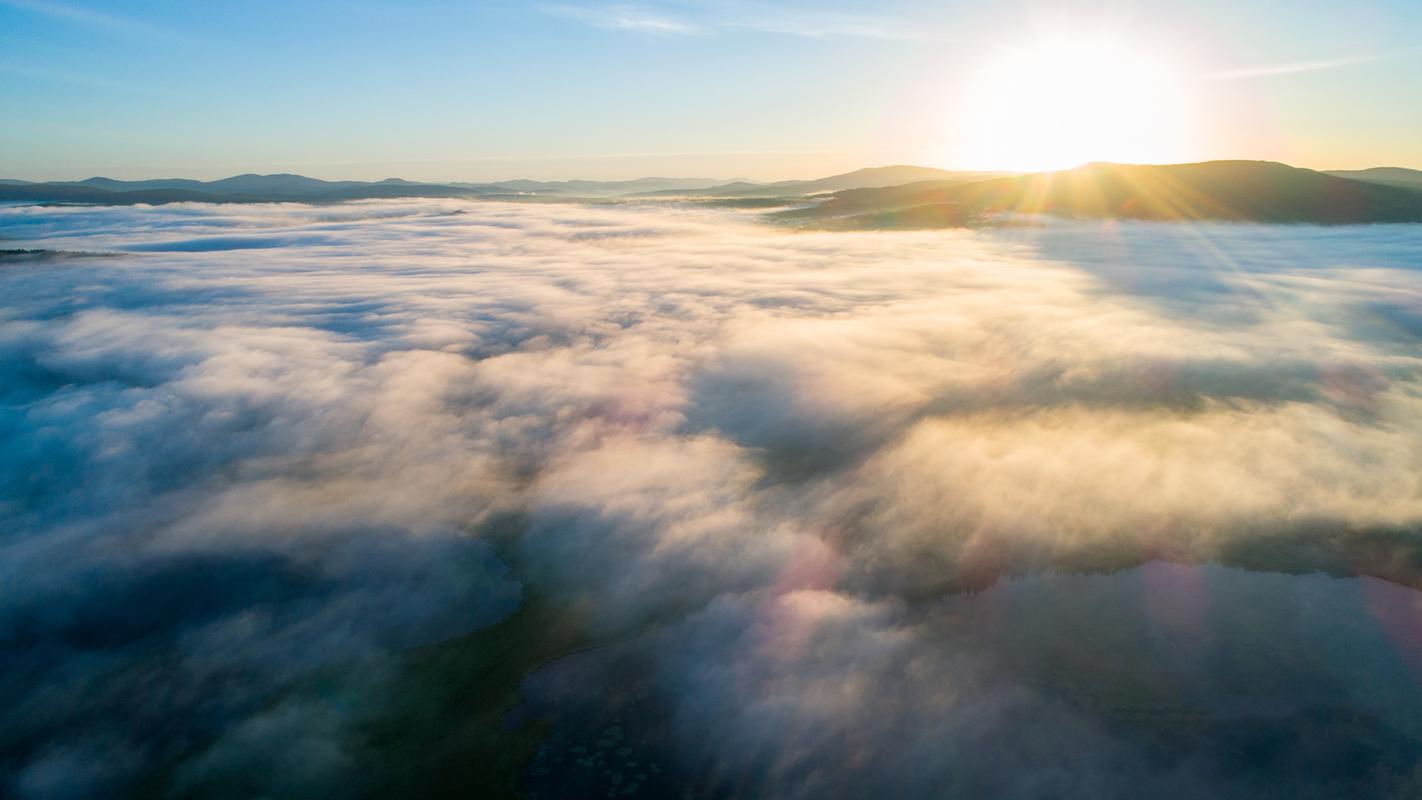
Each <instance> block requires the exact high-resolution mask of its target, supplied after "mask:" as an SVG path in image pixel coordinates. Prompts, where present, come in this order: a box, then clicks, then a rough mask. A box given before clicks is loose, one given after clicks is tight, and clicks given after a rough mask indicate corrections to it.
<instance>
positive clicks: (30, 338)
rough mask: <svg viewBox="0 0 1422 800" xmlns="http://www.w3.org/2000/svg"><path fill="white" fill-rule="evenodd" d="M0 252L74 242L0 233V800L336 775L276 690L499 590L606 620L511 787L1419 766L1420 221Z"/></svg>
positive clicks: (94, 211)
mask: <svg viewBox="0 0 1422 800" xmlns="http://www.w3.org/2000/svg"><path fill="white" fill-rule="evenodd" d="M0 247H3V248H15V249H48V250H58V251H68V252H76V253H78V252H82V253H87V254H93V253H107V254H110V255H105V256H94V255H85V256H73V257H69V256H58V257H50V258H46V259H42V260H33V259H17V260H13V261H0V297H3V298H4V300H3V303H0V370H3V373H2V374H0V530H3V533H0V646H3V651H4V653H5V654H6V655H5V658H4V659H3V660H0V699H3V700H4V703H3V705H0V781H3V783H0V786H3V787H4V789H5V792H3V793H7V794H14V795H16V796H19V797H34V798H39V797H70V796H72V797H80V796H113V795H115V794H121V793H124V792H142V793H149V794H160V795H161V794H165V793H171V794H192V795H198V796H216V795H221V794H222V793H223V792H224V791H230V792H233V793H239V792H238V790H236V789H233V788H232V787H233V786H234V785H235V784H234V783H233V781H234V780H238V777H240V780H243V781H248V782H249V783H248V784H242V785H243V786H244V788H243V789H242V790H241V792H240V793H246V794H249V795H250V794H256V793H261V792H265V793H267V794H268V795H270V796H317V795H320V796H343V795H345V794H351V795H359V794H361V788H360V787H361V778H360V776H361V775H362V770H363V769H365V768H367V766H368V764H367V763H366V762H365V761H364V760H363V759H362V758H360V757H358V755H357V754H356V753H355V751H354V750H353V749H352V746H351V745H350V741H351V739H352V737H354V736H357V733H354V732H352V723H351V722H350V719H349V714H348V712H349V709H348V708H347V707H346V706H344V705H342V704H341V703H338V702H328V703H324V704H323V703H319V702H316V701H313V700H311V699H310V698H309V697H307V696H306V695H304V694H302V695H301V696H300V697H295V696H294V695H293V694H292V691H291V687H293V686H298V685H301V683H302V682H303V681H308V680H311V679H312V676H314V675H332V674H335V675H340V674H342V669H343V667H342V665H347V664H351V663H357V662H358V663H360V664H362V665H364V666H363V667H362V671H361V674H362V675H364V676H367V677H368V676H369V675H370V674H372V671H379V669H380V667H379V666H378V665H379V664H381V663H385V660H386V659H387V657H388V656H390V655H391V654H394V653H397V652H400V651H403V650H405V649H407V648H411V647H414V646H417V645H422V644H428V643H432V642H438V641H441V640H445V639H448V638H449V637H452V636H456V635H460V634H465V633H469V632H471V631H474V630H476V629H480V628H483V627H485V626H488V625H490V624H492V623H494V622H496V621H498V620H499V619H502V618H505V617H506V616H507V615H509V614H510V613H512V612H513V611H514V609H515V608H517V607H518V606H519V604H520V602H521V597H526V596H528V593H529V592H533V591H536V592H537V594H538V596H539V598H540V602H547V603H550V604H553V605H556V606H558V607H560V608H565V609H567V610H568V612H569V613H570V614H573V613H576V615H577V617H578V619H579V620H580V621H579V625H580V626H581V627H582V628H583V630H584V632H585V635H586V637H587V638H588V639H589V640H590V641H593V642H597V643H601V644H602V645H603V646H601V647H594V648H593V649H590V650H585V651H582V652H580V653H578V654H576V655H570V656H568V657H565V658H561V659H558V660H554V661H552V662H550V663H548V664H547V665H546V666H544V667H541V668H539V669H536V670H534V671H532V672H530V673H529V675H528V677H527V679H526V680H525V694H526V696H527V698H528V699H527V702H526V703H525V704H524V705H523V706H522V707H520V708H519V709H517V710H516V712H515V713H514V714H513V715H512V716H513V717H519V716H523V717H528V718H534V717H539V718H547V719H550V720H552V721H553V723H554V724H553V729H552V733H551V734H550V735H549V737H548V738H547V740H546V742H545V744H544V750H543V751H542V752H541V754H540V755H539V756H538V757H537V758H534V759H532V760H531V761H530V763H529V765H528V766H527V767H526V780H525V782H524V783H525V786H526V787H527V788H529V789H530V790H533V791H539V792H541V793H542V796H575V794H574V793H575V792H577V791H590V790H588V788H587V787H589V786H594V785H595V786H596V787H597V792H598V793H597V795H596V796H606V794H607V792H606V791H604V790H610V791H616V792H622V793H624V794H635V793H637V792H641V793H642V795H641V796H647V795H648V794H650V793H653V792H663V791H671V790H676V791H678V792H680V791H690V792H693V794H694V796H718V795H719V796H728V795H736V796H757V797H777V798H785V797H805V798H819V797H826V796H845V797H864V796H873V795H875V794H879V795H882V796H886V797H929V796H945V797H996V796H1007V797H1024V798H1025V797H1043V796H1059V797H1061V796H1065V797H1091V798H1098V797H1116V796H1119V797H1146V796H1148V797H1167V796H1180V797H1206V796H1209V797H1220V796H1233V795H1237V796H1240V797H1258V796H1270V795H1271V793H1279V794H1280V795H1285V796H1289V797H1306V796H1319V797H1324V796H1337V795H1338V794H1340V793H1343V794H1346V793H1350V792H1358V791H1363V792H1366V793H1369V794H1375V795H1378V796H1386V794H1387V793H1388V792H1393V793H1395V794H1396V796H1398V797H1403V796H1415V793H1416V792H1419V791H1422V766H1419V764H1422V724H1419V720H1422V685H1419V681H1422V599H1419V598H1422V595H1419V594H1418V593H1417V592H1415V591H1414V590H1413V589H1411V588H1407V586H1409V585H1411V586H1422V541H1420V540H1422V533H1419V521H1422V349H1419V344H1422V226H1405V225H1392V226H1372V227H1339V228H1315V227H1282V226H1281V227H1260V226H1245V225H1168V224H1148V223H1134V224H1133V223H1123V224H1095V223H1092V224H1085V223H1066V222H1054V223H1049V224H1045V225H1043V226H1040V227H1022V228H1011V229H997V230H991V231H977V232H969V231H956V232H955V231H947V232H923V233H791V232H785V231H783V230H779V229H776V228H774V227H770V226H765V225H760V224H758V223H756V222H755V218H754V217H753V216H750V215H746V214H744V213H741V212H728V211H710V210H705V209H692V208H687V207H678V206H674V205H664V206H657V205H648V206H619V207H587V206H578V205H518V204H495V203H470V202H463V201H448V202H440V201H391V202H360V203H351V204H346V205H338V206H328V207H312V206H299V205H265V206H238V205H232V206H182V205H175V206H165V207H159V208H148V207H127V208H79V207H67V208H65V207H54V208H44V207H38V206H28V207H9V208H0ZM112 254H118V255H112ZM495 529H497V530H499V531H500V533H499V535H497V536H495V535H494V534H493V533H492V531H494V530H495ZM510 531H512V533H510ZM1319 570H1323V571H1325V572H1327V573H1331V574H1323V573H1321V572H1319ZM1285 573H1292V574H1285ZM1384 579H1386V580H1384ZM332 667H336V670H335V672H334V673H333V672H332V671H331V669H330V668H332ZM391 669H394V667H391ZM329 679H330V680H337V681H339V680H340V679H339V678H329ZM365 679H366V678H362V680H365ZM352 680H353V679H352ZM619 683H621V684H623V685H625V686H626V687H628V688H627V691H624V692H620V693H619V692H616V691H613V689H611V688H609V687H615V686H617V685H618V684H619ZM380 685H381V686H386V687H388V686H393V685H398V681H396V680H395V679H390V680H388V681H384V682H382V683H380ZM358 693H359V694H361V696H362V698H363V700H364V702H367V703H381V702H387V701H388V702H397V700H398V698H396V697H388V696H386V695H383V694H381V690H378V689H370V690H368V691H366V690H362V691H361V692H358ZM298 694H300V693H298ZM336 694H339V692H337V693H336ZM608 726H613V727H616V728H617V731H616V733H615V735H604V734H603V733H601V732H603V731H605V729H606V728H608ZM609 736H610V738H609ZM599 737H601V740H605V741H606V742H611V744H606V745H605V746H604V748H603V749H606V750H607V752H608V753H612V754H614V755H608V756H607V757H606V758H605V759H603V760H602V761H597V760H596V759H594V751H598V750H599V745H598V744H597V741H599V740H600V739H599ZM624 742H627V744H626V745H625V746H624V745H623V743H624ZM614 745H616V746H615V747H614ZM574 748H582V749H581V750H574ZM624 749H625V750H628V754H631V753H633V752H634V751H635V752H638V753H644V752H648V751H649V750H654V751H655V752H652V753H650V754H649V755H645V756H643V757H642V760H641V761H640V762H638V761H637V760H636V758H631V757H628V754H624V756H617V755H615V754H616V753H617V752H619V751H621V750H624ZM624 757H628V761H627V763H631V764H633V766H630V767H629V766H625V765H624V764H623V762H622V761H621V760H619V759H622V758H624ZM598 758H602V757H601V756H599V757H598ZM614 761H615V762H616V763H612V762H614ZM582 762H585V763H582ZM652 765H655V770H652V768H651V766H652ZM580 770H581V771H580ZM624 773H625V774H624ZM638 775H641V776H642V779H641V780H640V781H638V780H636V777H637V776H638ZM234 776H237V777H234ZM613 776H617V777H616V780H614V778H613ZM252 781H256V782H257V783H256V784H255V785H252V784H250V782H252ZM628 787H632V788H631V792H628V791H627V789H628ZM1310 792H1312V793H1313V794H1310Z"/></svg>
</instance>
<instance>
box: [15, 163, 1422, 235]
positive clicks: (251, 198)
mask: <svg viewBox="0 0 1422 800" xmlns="http://www.w3.org/2000/svg"><path fill="white" fill-rule="evenodd" d="M401 197H434V198H442V197H464V198H483V199H491V200H555V201H558V200H561V201H574V200H580V199H581V200H592V201H598V200H609V199H611V200H631V201H643V202H646V201H651V200H655V199H662V200H667V199H676V200H682V201H691V202H699V203H705V204H708V205H719V206H736V207H744V208H771V207H776V206H779V207H789V208H788V210H784V211H780V212H777V213H774V214H772V215H771V218H772V219H775V220H779V221H781V222H788V223H794V224H800V225H807V226H812V227H821V228H838V229H863V228H887V229H893V228H937V227H954V226H964V225H977V224H984V223H988V222H992V221H994V220H997V219H1001V218H1002V215H1003V214H1010V213H1014V212H1015V213H1022V214H1050V215H1056V216H1064V217H1075V218H1085V219H1142V220H1171V221H1183V220H1228V221H1249V222H1284V223H1300V222H1301V223H1317V224H1349V223H1373V222H1422V171H1419V170H1411V169H1404V168H1401V167H1378V168H1374V169H1367V170H1343V171H1333V172H1317V171H1314V170H1308V169H1299V168H1297V167H1291V166H1288V165H1286V164H1279V163H1275V162H1269V161H1207V162H1202V163H1198V164H1171V165H1133V164H1109V163H1098V164H1087V165H1085V166H1082V167H1077V168H1075V169H1070V170H1061V171H1058V172H1040V173H1032V174H1025V175H1024V174H1010V173H1000V172H954V171H948V170H941V169H933V168H929V167H914V166H902V165H900V166H888V167H873V168H869V169H861V170H856V171H854V172H848V173H845V174H842V175H833V176H830V177H828V178H820V179H817V180H809V181H779V182H776V183H754V182H751V181H732V182H729V183H723V182H718V181H715V180H711V179H706V178H642V179H638V180H630V181H531V180H512V181H504V182H501V183H487V184H485V183H447V184H445V183H418V182H415V181H406V180H401V179H398V178H389V179H386V180H383V181H375V182H366V181H323V180H317V179H315V178H308V177H305V176H302V175H291V174H278V175H251V174H249V175H237V176H234V177H231V178H224V179H222V180H215V181H197V180H189V179H185V178H166V179H159V180H144V181H120V180H114V179H111V178H89V179H88V180H83V181H57V182H48V183H33V182H28V181H17V180H0V201H9V202H44V203H78V204H101V205H129V204H136V203H150V204H161V203H176V202H197V203H258V202H303V203H323V202H341V201H346V200H362V199H374V198H401Z"/></svg>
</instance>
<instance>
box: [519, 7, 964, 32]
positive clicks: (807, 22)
mask: <svg viewBox="0 0 1422 800" xmlns="http://www.w3.org/2000/svg"><path fill="white" fill-rule="evenodd" d="M543 11H544V12H545V13H548V14H553V15H556V16H560V17H564V18H567V19H574V20H579V21H582V22H585V23H587V24H590V25H593V26H595V27H598V28H603V29H607V30H623V31H635V32H641V33H652V34H677V35H694V34H710V33H717V32H730V31H740V32H751V33H767V34H777V35H782V36H798V37H804V38H812V39H828V38H840V37H845V38H860V39H885V40H897V41H910V40H936V39H941V38H943V37H941V36H939V35H937V34H936V33H934V32H933V31H932V30H930V29H926V28H925V27H924V26H921V25H914V24H912V23H911V22H910V21H908V20H904V19H899V18H894V17H889V16H885V15H882V14H856V13H848V12H838V11H829V12H826V11H819V10H810V9H787V8H781V7H776V6H770V5H765V4H761V3H716V4H703V3H683V4H679V6H678V8H677V11H676V12H675V13H668V12H666V11H662V10H651V9H648V8H646V7H643V6H629V5H620V4H619V5H611V6H569V5H557V6H544V7H543Z"/></svg>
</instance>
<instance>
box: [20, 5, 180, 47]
mask: <svg viewBox="0 0 1422 800" xmlns="http://www.w3.org/2000/svg"><path fill="white" fill-rule="evenodd" d="M0 6H8V7H10V8H12V9H16V10H18V11H21V12H27V13H31V14H36V15H40V16H43V17H47V18H49V19H52V20H56V21H59V22H62V23H66V24H71V25H76V26H81V27H85V28H89V29H92V30H96V31H101V32H103V33H106V34H110V35H113V36H119V37H123V38H129V39H147V40H164V41H170V42H185V41H188V37H187V35H185V34H183V33H182V32H179V31H176V30H173V29H171V28H167V27H164V26H161V25H155V24H153V23H152V22H149V21H147V20H140V19H135V18H133V17H130V16H126V15H122V14H113V13H109V12H106V11H96V10H94V9H91V8H81V7H79V6H74V5H70V4H67V3H55V2H50V1H49V0H0Z"/></svg>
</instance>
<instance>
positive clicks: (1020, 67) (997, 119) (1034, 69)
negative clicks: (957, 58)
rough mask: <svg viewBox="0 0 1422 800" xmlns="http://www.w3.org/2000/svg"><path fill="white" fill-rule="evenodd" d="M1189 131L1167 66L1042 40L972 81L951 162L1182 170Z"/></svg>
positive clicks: (1003, 57)
mask: <svg viewBox="0 0 1422 800" xmlns="http://www.w3.org/2000/svg"><path fill="white" fill-rule="evenodd" d="M1189 122H1190V120H1189V114H1188V91H1187V86H1186V83H1185V81H1184V80H1183V79H1182V76H1181V74H1180V71H1179V70H1178V69H1175V68H1174V67H1173V66H1172V65H1171V64H1170V63H1169V62H1168V60H1166V59H1165V58H1163V57H1161V56H1159V55H1155V54H1152V53H1150V52H1148V51H1147V50H1145V49H1144V48H1143V47H1135V46H1128V45H1125V44H1122V43H1119V42H1113V41H1108V40H1104V39H1099V38H1080V37H1058V38H1048V39H1039V40H1037V41H1034V42H1032V43H1031V44H1028V45H1025V46H1017V47H1011V48H1007V49H1006V50H1003V51H1000V52H998V53H997V54H995V56H994V57H992V58H990V59H988V60H987V63H986V64H985V65H984V66H983V67H982V68H981V69H980V70H979V71H977V72H976V73H974V74H973V75H972V77H971V78H970V79H969V81H968V84H967V87H966V92H965V93H964V96H963V97H962V101H961V102H959V103H956V104H955V108H954V109H953V110H952V119H951V121H950V125H951V127H952V128H953V129H954V130H955V131H956V132H957V136H956V138H957V141H956V142H955V145H954V147H953V152H952V153H950V154H949V155H950V157H951V160H952V161H953V162H954V163H957V164H961V165H963V166H965V167H972V168H978V169H1001V170H1020V171H1038V170H1051V169H1065V168H1067V167H1073V166H1076V165H1079V164H1083V163H1086V162H1089V161H1118V162H1127V163H1166V162H1172V161H1182V160H1186V154H1187V152H1188V148H1187V144H1188V143H1187V139H1188V136H1187V129H1188V128H1189Z"/></svg>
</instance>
